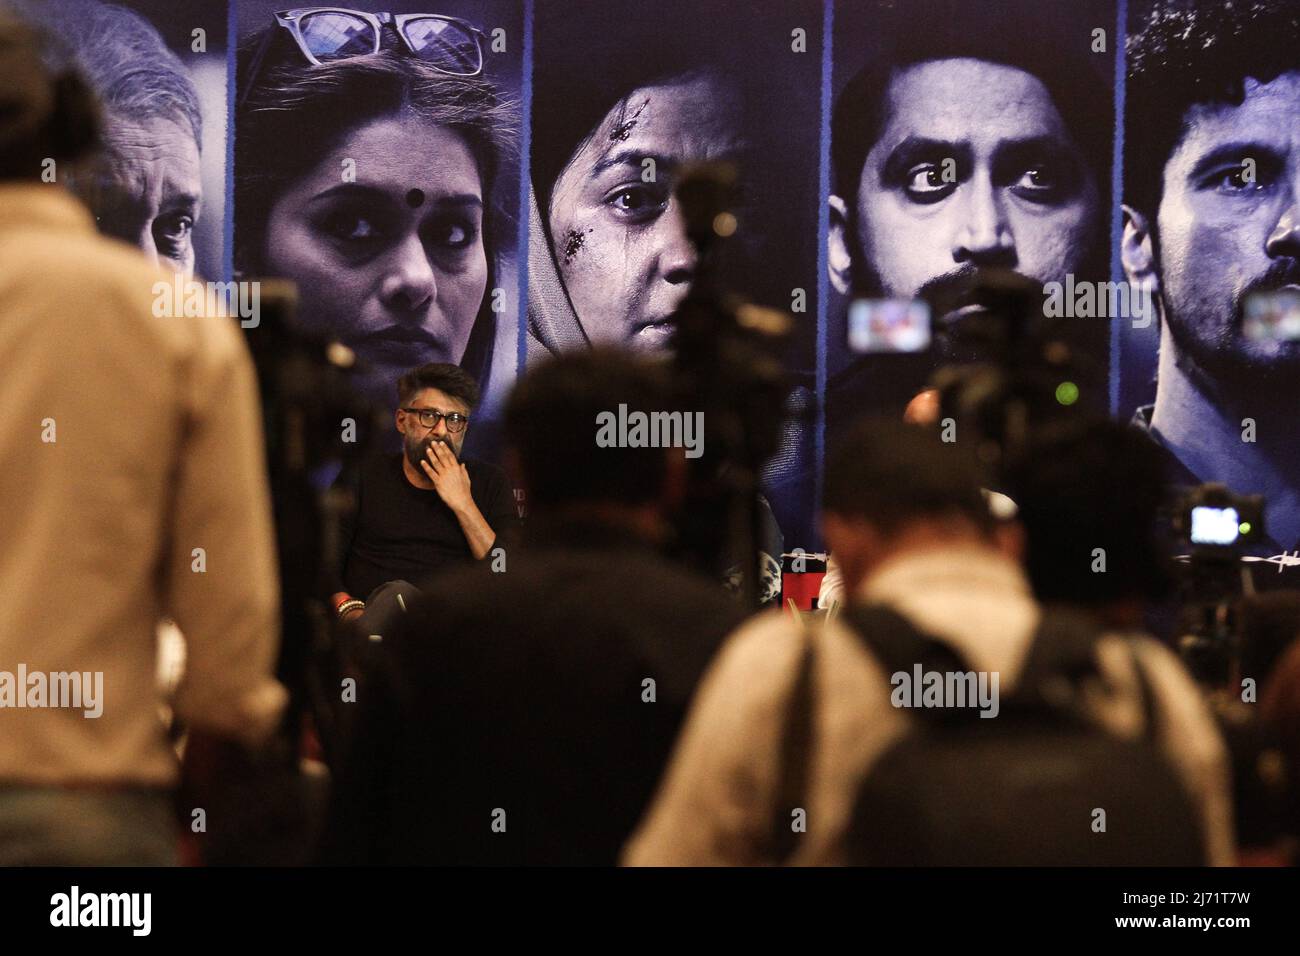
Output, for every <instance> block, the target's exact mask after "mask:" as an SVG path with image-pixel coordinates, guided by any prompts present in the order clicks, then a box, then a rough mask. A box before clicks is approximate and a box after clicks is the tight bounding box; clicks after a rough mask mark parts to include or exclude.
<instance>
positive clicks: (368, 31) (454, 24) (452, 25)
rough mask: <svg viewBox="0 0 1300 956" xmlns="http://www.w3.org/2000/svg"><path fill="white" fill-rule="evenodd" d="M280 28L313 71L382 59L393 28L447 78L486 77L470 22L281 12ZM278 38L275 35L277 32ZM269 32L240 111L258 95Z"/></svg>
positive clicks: (333, 10)
mask: <svg viewBox="0 0 1300 956" xmlns="http://www.w3.org/2000/svg"><path fill="white" fill-rule="evenodd" d="M275 22H276V23H278V24H279V25H280V26H282V27H284V28H285V29H286V30H288V31H289V35H290V36H292V37H293V40H294V42H295V43H296V44H297V45H298V50H299V51H300V52H301V53H302V55H303V56H304V57H305V58H306V59H307V62H308V63H310V64H312V65H313V66H321V65H323V64H325V63H332V62H333V61H335V60H346V59H348V58H349V57H354V56H367V55H369V54H371V53H378V52H379V50H380V48H381V47H382V46H383V34H384V27H385V26H386V25H388V26H391V27H392V28H393V30H394V32H395V33H396V34H397V35H398V37H400V38H401V40H402V47H401V48H400V49H405V50H406V52H408V53H409V54H411V55H412V56H414V57H415V58H416V59H418V60H420V61H422V62H424V63H427V64H429V66H431V67H433V68H434V69H435V70H438V71H439V72H441V73H447V74H450V75H452V76H478V75H479V74H480V73H482V72H483V44H482V43H481V42H480V38H481V37H482V36H483V31H482V30H480V29H479V28H478V27H476V26H474V25H473V24H472V23H469V22H468V21H466V20H461V19H458V18H457V17H447V16H443V15H442V14H440V13H398V14H392V13H368V12H366V11H364V10H349V9H347V8H345V7H302V8H300V9H297V10H281V11H280V12H279V13H277V14H275ZM272 32H273V31H272ZM272 32H268V33H267V34H266V37H265V38H264V39H263V41H262V43H261V44H260V45H259V47H258V50H257V52H256V53H255V54H254V56H253V61H252V64H251V67H250V69H249V71H248V79H247V80H246V81H245V82H244V88H243V90H242V91H241V93H240V95H239V105H240V106H241V107H242V106H243V103H244V100H246V99H247V98H248V95H249V94H250V93H251V92H252V90H253V86H254V84H255V83H256V81H257V78H258V75H259V74H260V73H261V70H262V60H263V58H264V57H265V56H266V53H267V50H268V49H269V47H270V44H271V36H272Z"/></svg>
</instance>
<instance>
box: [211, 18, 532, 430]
mask: <svg viewBox="0 0 1300 956" xmlns="http://www.w3.org/2000/svg"><path fill="white" fill-rule="evenodd" d="M483 40H484V37H483V34H482V32H481V31H480V30H479V29H478V28H477V27H476V26H474V25H473V24H470V23H468V22H466V21H464V20H458V19H455V18H451V17H443V16H433V15H424V14H412V15H399V16H395V17H394V16H390V15H387V14H373V13H365V12H361V11H353V12H348V11H342V10H338V9H335V8H331V9H329V10H318V11H289V12H288V13H277V14H275V21H274V22H273V23H271V24H270V25H268V26H267V27H266V29H265V30H263V31H260V32H259V33H257V34H256V35H254V36H253V37H252V38H251V40H250V41H249V42H248V43H246V44H245V45H244V46H243V48H242V49H241V53H240V63H239V86H238V92H237V105H236V110H235V117H236V121H235V130H236V139H235V233H234V253H235V270H236V273H237V275H238V276H240V277H256V276H277V277H281V278H286V279H290V280H292V281H294V282H295V283H296V284H297V286H298V292H299V309H298V315H299V323H300V324H301V326H302V327H303V328H304V329H305V330H306V331H308V332H313V333H318V334H323V335H330V336H334V337H337V338H338V339H339V340H340V341H342V342H343V343H344V344H345V345H347V346H349V347H351V348H352V349H353V351H354V352H355V353H356V355H357V358H358V360H359V364H360V371H359V374H358V376H357V382H358V385H359V386H360V388H361V390H362V391H363V392H364V393H365V395H366V397H367V398H369V399H371V400H373V401H376V402H379V403H382V404H383V405H385V406H391V405H392V404H393V401H394V398H395V394H396V393H395V391H394V389H395V385H396V382H397V379H398V377H399V376H400V375H401V374H402V373H403V372H405V371H407V370H409V369H411V368H413V367H416V366H419V365H423V364H425V363H428V362H452V363H457V364H460V365H461V366H462V367H463V368H465V369H466V370H467V371H469V372H470V373H471V374H472V375H474V376H475V378H476V379H478V380H479V382H480V384H483V380H484V378H485V377H486V374H487V371H488V369H489V368H490V364H491V353H492V347H493V339H494V335H495V325H496V323H495V314H494V310H493V305H494V301H493V300H494V295H493V290H494V289H495V288H496V287H497V285H498V280H497V279H496V276H497V275H498V274H499V272H500V270H501V269H502V263H501V260H500V257H501V251H502V248H503V246H504V247H509V246H510V245H511V243H510V242H509V230H508V228H507V227H506V226H505V222H504V220H505V216H504V215H503V214H502V212H501V211H500V207H499V205H498V203H499V197H498V192H500V191H501V187H500V174H501V170H502V166H503V163H504V162H505V161H506V160H507V158H508V157H509V155H510V153H511V151H512V149H513V148H514V136H515V126H516V117H515V111H514V107H513V105H512V104H511V103H510V102H508V101H507V99H506V98H505V97H504V96H503V95H502V94H501V93H500V92H499V91H498V89H497V88H496V86H495V85H494V84H493V83H492V82H491V81H490V80H489V79H487V78H486V77H485V76H484V73H483V58H484V47H485V44H484V42H483Z"/></svg>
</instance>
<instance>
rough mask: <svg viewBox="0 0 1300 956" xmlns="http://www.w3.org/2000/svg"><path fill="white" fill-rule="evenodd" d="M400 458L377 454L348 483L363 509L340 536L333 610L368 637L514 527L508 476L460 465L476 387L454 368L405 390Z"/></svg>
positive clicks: (439, 369)
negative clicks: (433, 580) (442, 574)
mask: <svg viewBox="0 0 1300 956" xmlns="http://www.w3.org/2000/svg"><path fill="white" fill-rule="evenodd" d="M397 397H398V409H397V413H396V416H395V420H396V425H397V430H398V432H399V433H401V435H402V451H401V453H400V454H398V453H394V454H389V455H379V456H375V457H372V458H370V459H369V460H367V461H366V462H364V463H363V464H362V466H361V468H360V470H359V474H357V475H355V476H352V477H350V478H349V479H347V480H348V483H350V484H353V485H354V487H355V492H356V496H357V501H356V509H355V510H354V512H353V514H352V517H351V519H350V520H349V521H347V522H345V523H344V526H343V528H342V533H341V534H340V545H341V554H340V562H339V564H340V567H339V573H340V578H341V586H342V589H341V590H340V591H339V592H337V593H336V594H335V595H334V607H335V609H336V611H337V612H338V614H339V617H340V618H341V619H342V620H344V621H353V620H355V621H356V622H357V623H358V624H359V626H360V628H361V630H362V631H363V632H364V633H365V634H367V635H370V634H379V635H382V634H383V633H384V630H385V626H386V625H385V622H386V621H388V620H390V619H391V616H392V615H393V614H400V613H402V612H403V611H405V608H406V603H407V599H408V598H409V597H411V596H412V595H413V594H414V593H416V590H417V589H416V587H415V586H414V585H413V584H412V583H410V582H416V583H419V582H422V581H423V580H424V579H425V578H426V577H428V576H429V575H430V574H432V573H433V572H435V571H438V570H441V569H442V568H445V567H447V566H449V565H454V564H461V563H467V562H470V561H475V560H480V561H481V560H483V559H485V558H487V557H489V555H491V553H492V550H493V548H494V547H495V546H496V544H497V538H498V535H499V534H501V533H504V532H507V531H508V530H509V529H510V528H511V527H513V525H514V523H515V503H514V495H513V492H512V491H511V488H510V482H509V480H508V479H507V478H506V475H505V473H504V472H503V471H502V470H501V469H500V468H497V467H495V466H493V465H489V464H488V463H486V462H482V461H478V460H475V459H472V458H465V459H462V457H461V448H462V446H463V444H464V442H465V435H466V432H467V430H468V428H469V418H470V412H471V411H472V410H473V408H474V406H475V405H477V404H478V398H479V390H478V384H477V383H476V382H475V381H474V379H473V377H472V376H471V375H470V374H469V373H468V372H466V371H465V370H464V369H462V368H460V367H459V366H456V365H447V364H443V363H430V364H428V365H422V366H420V367H419V368H416V369H412V370H411V371H409V372H407V373H406V374H405V375H403V376H402V377H401V378H400V379H398V382H397Z"/></svg>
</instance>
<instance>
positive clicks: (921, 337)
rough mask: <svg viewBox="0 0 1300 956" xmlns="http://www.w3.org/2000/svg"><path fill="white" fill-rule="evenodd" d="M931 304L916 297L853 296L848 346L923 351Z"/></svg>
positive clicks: (927, 339)
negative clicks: (875, 297) (855, 297)
mask: <svg viewBox="0 0 1300 956" xmlns="http://www.w3.org/2000/svg"><path fill="white" fill-rule="evenodd" d="M929 347H930V306H929V304H928V303H926V302H922V301H920V300H916V299H856V300H854V302H853V304H852V305H850V306H849V348H851V349H852V350H853V351H855V352H924V351H925V350H926V349H927V348H929Z"/></svg>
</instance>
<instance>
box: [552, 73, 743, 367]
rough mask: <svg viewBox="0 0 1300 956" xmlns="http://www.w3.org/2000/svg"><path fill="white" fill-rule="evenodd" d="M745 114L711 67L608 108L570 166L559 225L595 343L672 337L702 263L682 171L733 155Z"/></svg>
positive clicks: (556, 218)
mask: <svg viewBox="0 0 1300 956" xmlns="http://www.w3.org/2000/svg"><path fill="white" fill-rule="evenodd" d="M739 112H740V109H739V102H738V99H737V97H736V95H735V93H734V92H733V91H732V90H731V89H730V88H729V87H728V86H727V85H725V84H724V83H722V82H721V81H720V80H718V79H716V78H714V77H712V76H710V75H708V74H696V75H691V76H685V77H681V78H679V79H676V80H673V81H670V82H667V83H662V84H656V85H652V86H645V87H642V88H640V89H637V90H634V91H633V92H632V93H631V94H629V95H628V96H627V97H626V98H625V99H624V100H623V101H622V102H621V103H620V104H619V105H618V106H617V107H615V108H614V109H613V110H611V111H610V112H609V113H608V114H607V115H606V116H605V118H604V119H603V120H602V121H601V122H600V124H599V125H598V126H597V127H596V129H595V131H594V132H593V133H592V135H591V136H590V138H589V139H588V140H587V142H586V143H584V144H583V145H582V147H581V148H580V149H579V150H578V151H577V153H575V155H574V156H573V158H572V159H571V160H570V161H569V163H568V165H567V166H566V167H565V168H564V170H563V172H561V174H560V176H559V178H558V179H557V180H556V183H555V189H554V191H553V194H552V198H551V203H550V210H549V226H550V232H551V237H552V241H553V242H554V244H555V257H556V261H557V263H558V265H559V269H560V273H561V275H562V276H563V278H564V283H565V286H566V288H567V289H568V291H569V298H570V300H571V301H572V303H573V307H574V311H576V312H577V314H578V317H579V319H580V321H581V322H582V325H583V328H584V330H585V331H586V333H587V336H588V337H589V338H590V339H591V340H592V341H593V342H610V343H622V344H628V345H630V346H631V347H633V348H636V349H658V348H662V347H664V346H665V345H667V342H668V338H669V336H670V334H671V331H672V328H671V324H670V323H669V322H668V319H669V317H670V316H671V315H672V313H673V311H674V310H675V309H676V308H677V306H678V304H679V303H680V302H681V300H682V299H683V297H684V296H685V295H686V292H687V290H688V289H689V287H690V282H691V280H692V279H693V278H694V275H695V266H696V261H695V259H696V257H695V249H694V247H693V246H692V245H691V243H690V242H689V241H688V240H687V238H686V232H685V228H684V225H683V222H682V217H681V213H680V211H679V210H678V209H677V204H676V200H674V198H673V187H674V185H675V181H676V174H677V171H678V170H679V168H680V167H681V165H682V164H683V163H686V162H692V161H704V160H720V159H726V158H728V157H730V156H733V155H734V154H735V153H736V152H737V150H738V149H739V147H740V140H741V133H740V127H739V119H738V115H739ZM647 161H651V163H652V165H650V164H647Z"/></svg>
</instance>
